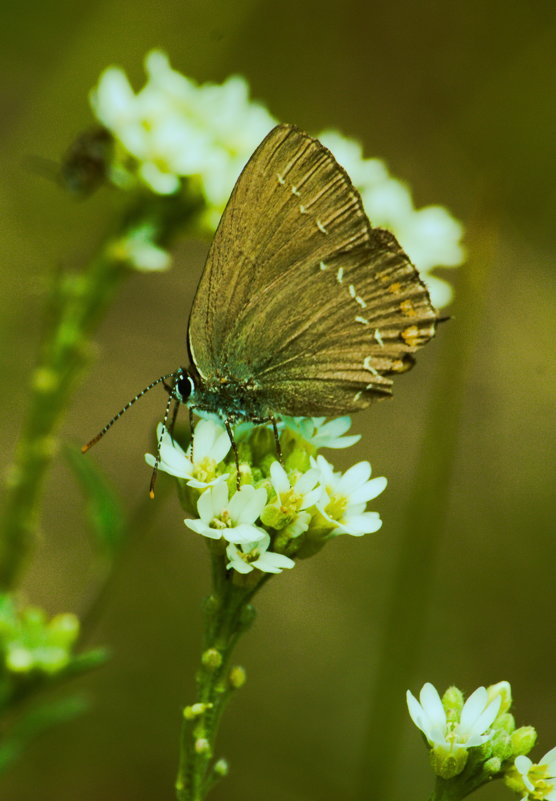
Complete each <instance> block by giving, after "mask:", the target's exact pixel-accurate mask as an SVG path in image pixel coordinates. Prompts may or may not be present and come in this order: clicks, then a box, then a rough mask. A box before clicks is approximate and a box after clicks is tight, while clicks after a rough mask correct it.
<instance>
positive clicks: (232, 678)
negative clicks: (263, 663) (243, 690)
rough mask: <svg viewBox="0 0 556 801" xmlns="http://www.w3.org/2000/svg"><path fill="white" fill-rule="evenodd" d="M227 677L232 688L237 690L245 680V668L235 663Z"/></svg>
mask: <svg viewBox="0 0 556 801" xmlns="http://www.w3.org/2000/svg"><path fill="white" fill-rule="evenodd" d="M228 678H229V682H230V685H231V686H232V687H233V688H234V690H239V688H240V687H243V685H244V684H245V682H246V681H247V673H246V672H245V668H242V667H241V665H235V666H234V667H233V668H232V669H231V670H230V675H229V677H228Z"/></svg>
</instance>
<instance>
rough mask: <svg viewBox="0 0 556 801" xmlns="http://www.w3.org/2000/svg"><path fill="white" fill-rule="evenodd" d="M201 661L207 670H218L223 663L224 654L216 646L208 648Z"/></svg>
mask: <svg viewBox="0 0 556 801" xmlns="http://www.w3.org/2000/svg"><path fill="white" fill-rule="evenodd" d="M201 662H202V663H203V667H206V668H207V670H218V668H219V667H220V665H221V664H222V654H221V653H220V651H218V650H217V649H216V648H208V649H207V650H206V651H205V652H204V653H203V655H202V657H201Z"/></svg>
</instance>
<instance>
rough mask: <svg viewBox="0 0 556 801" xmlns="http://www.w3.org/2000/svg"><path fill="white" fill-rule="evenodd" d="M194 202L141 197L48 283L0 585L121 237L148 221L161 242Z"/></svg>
mask: <svg viewBox="0 0 556 801" xmlns="http://www.w3.org/2000/svg"><path fill="white" fill-rule="evenodd" d="M196 211H197V207H196V206H195V205H193V204H192V203H191V202H187V201H184V200H183V199H182V198H179V197H172V198H150V197H141V198H139V200H138V201H137V203H136V204H135V206H134V207H133V208H131V209H129V210H127V211H126V213H125V215H124V217H123V219H122V221H121V223H120V225H119V227H118V230H117V232H116V234H115V235H114V236H112V237H110V238H109V239H108V240H107V241H106V243H105V244H104V246H103V247H102V248H101V251H100V253H99V255H98V256H96V257H95V258H94V259H93V260H92V261H91V262H90V264H89V265H88V266H87V268H86V269H85V270H84V271H83V272H82V273H74V274H70V273H63V274H62V275H61V276H59V277H58V280H57V282H56V284H55V286H54V288H53V290H52V293H51V298H50V309H49V312H50V313H49V315H48V318H49V319H48V321H47V325H46V330H45V332H44V334H43V337H42V345H41V348H40V353H39V358H38V364H37V367H36V369H35V371H34V373H33V376H32V381H31V401H30V406H29V410H28V414H27V420H26V422H25V423H24V426H23V430H22V434H21V437H20V440H19V443H18V446H17V449H16V454H15V458H14V463H13V465H12V467H11V470H10V473H9V477H8V482H7V498H6V503H5V506H4V511H3V518H2V521H1V523H0V591H6V590H10V589H13V588H14V586H15V585H16V584H17V581H18V579H19V576H20V573H21V571H22V568H23V566H24V564H25V561H26V557H27V555H28V553H29V551H30V550H31V547H32V545H33V543H34V540H35V532H36V530H37V528H38V523H39V504H40V498H41V490H42V487H43V485H44V480H45V477H46V474H47V470H48V467H49V466H50V464H51V462H52V459H53V457H54V455H55V453H56V449H57V443H56V439H55V436H54V433H55V431H56V428H57V427H58V425H59V423H60V420H61V417H62V414H63V412H64V410H65V408H66V406H67V404H68V401H69V399H70V397H71V392H72V390H73V389H74V388H75V386H76V383H77V380H78V379H79V377H80V376H81V373H82V372H83V369H84V368H85V366H86V364H87V362H88V360H89V340H90V337H91V335H92V333H93V332H94V330H95V329H96V327H97V325H98V323H99V321H100V320H101V319H102V317H103V315H104V312H105V311H106V309H107V307H108V305H109V304H110V302H111V301H112V299H113V297H114V295H115V293H116V291H117V289H118V288H119V286H120V284H121V283H122V281H123V279H124V277H125V276H126V274H127V273H128V261H127V259H128V254H127V253H126V252H125V250H122V246H121V243H122V241H123V240H124V239H125V237H126V236H127V235H128V234H130V233H131V232H133V231H134V230H136V229H137V228H138V227H139V226H141V225H143V224H145V223H147V224H149V226H151V229H152V230H153V231H154V233H155V235H156V236H155V237H154V236H153V238H155V239H156V241H157V242H160V243H165V242H166V241H167V240H169V238H170V237H171V235H172V234H173V233H174V232H175V230H176V229H177V228H178V227H183V226H184V225H185V223H186V222H187V221H191V219H192V218H193V217H194V215H195V214H196Z"/></svg>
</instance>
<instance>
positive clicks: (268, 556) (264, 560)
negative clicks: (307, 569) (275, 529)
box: [226, 534, 295, 573]
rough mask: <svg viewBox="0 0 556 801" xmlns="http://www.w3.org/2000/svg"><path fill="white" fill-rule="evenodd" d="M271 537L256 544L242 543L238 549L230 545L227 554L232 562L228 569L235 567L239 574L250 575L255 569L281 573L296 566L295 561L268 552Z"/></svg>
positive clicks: (267, 536)
mask: <svg viewBox="0 0 556 801" xmlns="http://www.w3.org/2000/svg"><path fill="white" fill-rule="evenodd" d="M269 545H270V537H269V535H268V534H264V536H263V537H262V538H261V539H259V540H256V541H254V542H244V543H241V546H240V548H237V547H236V546H235V545H234V544H233V543H230V545H228V547H227V548H226V554H227V555H228V559H229V560H230V561H229V562H228V564H227V565H226V567H233V569H234V570H237V572H238V573H250V572H251V571H252V570H253V569H254V568H255V567H256V568H258V569H259V570H262V571H263V573H281V572H282V570H284V569H285V568H290V567H293V566H294V565H295V562H294V561H293V559H290V558H289V556H284V555H283V554H281V553H273V552H272V551H268V550H267V548H268V546H269Z"/></svg>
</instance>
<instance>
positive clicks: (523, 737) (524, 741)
mask: <svg viewBox="0 0 556 801" xmlns="http://www.w3.org/2000/svg"><path fill="white" fill-rule="evenodd" d="M536 741H537V732H536V731H535V729H534V728H533V726H521V727H520V728H519V729H516V730H515V731H514V733H513V734H512V752H513V755H514V756H521V755H526V754H528V753H529V751H530V750H531V749H532V748H533V746H534V745H535V743H536Z"/></svg>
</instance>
